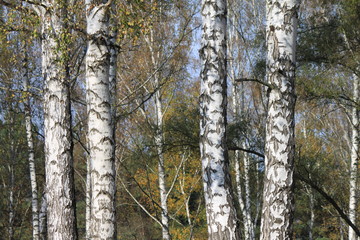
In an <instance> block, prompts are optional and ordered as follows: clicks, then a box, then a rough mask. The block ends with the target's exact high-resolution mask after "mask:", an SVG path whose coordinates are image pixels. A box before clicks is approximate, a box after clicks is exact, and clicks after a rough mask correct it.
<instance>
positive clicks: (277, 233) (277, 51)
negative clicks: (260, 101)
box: [260, 0, 299, 240]
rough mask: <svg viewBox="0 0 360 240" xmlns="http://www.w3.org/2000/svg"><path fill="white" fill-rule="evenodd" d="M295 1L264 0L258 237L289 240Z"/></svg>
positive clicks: (293, 105)
mask: <svg viewBox="0 0 360 240" xmlns="http://www.w3.org/2000/svg"><path fill="white" fill-rule="evenodd" d="M298 8H299V4H298V2H297V0H275V1H273V0H267V1H266V11H267V29H266V40H267V49H268V50H267V70H266V71H267V78H268V82H269V84H270V85H272V86H273V87H272V89H271V91H270V93H269V100H268V101H269V102H268V116H267V122H266V146H265V176H264V190H263V210H262V221H261V237H260V239H263V240H269V239H279V240H284V239H292V218H293V211H294V203H293V198H294V197H293V169H294V124H295V123H294V108H295V89H294V87H295V83H294V80H295V46H296V31H297V12H298Z"/></svg>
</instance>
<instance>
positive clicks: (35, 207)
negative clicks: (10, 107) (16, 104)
mask: <svg viewBox="0 0 360 240" xmlns="http://www.w3.org/2000/svg"><path fill="white" fill-rule="evenodd" d="M23 51H24V59H23V74H24V75H23V78H24V79H23V91H24V95H25V100H24V112H25V128H26V140H27V144H28V160H29V172H30V183H31V210H32V226H33V239H34V240H38V239H39V204H38V190H37V181H36V170H35V154H34V141H33V136H32V121H31V107H30V95H29V66H28V56H27V44H24V46H23Z"/></svg>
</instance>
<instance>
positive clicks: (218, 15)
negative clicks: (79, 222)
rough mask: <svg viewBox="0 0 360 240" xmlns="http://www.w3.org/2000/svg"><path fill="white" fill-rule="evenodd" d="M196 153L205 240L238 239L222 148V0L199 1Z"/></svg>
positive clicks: (224, 32) (223, 17)
mask: <svg viewBox="0 0 360 240" xmlns="http://www.w3.org/2000/svg"><path fill="white" fill-rule="evenodd" d="M201 14H202V39H201V50H200V58H201V61H202V69H201V93H200V115H201V117H200V153H201V161H202V174H203V185H204V192H205V205H206V218H207V223H208V233H209V239H213V240H215V239H239V236H240V235H239V229H238V226H237V225H238V223H237V217H236V210H235V207H234V203H233V196H232V191H231V181H230V175H229V162H228V155H227V147H226V123H227V120H226V105H227V97H226V74H227V72H226V56H227V53H226V25H227V24H226V18H227V6H226V1H224V0H203V1H202V11H201Z"/></svg>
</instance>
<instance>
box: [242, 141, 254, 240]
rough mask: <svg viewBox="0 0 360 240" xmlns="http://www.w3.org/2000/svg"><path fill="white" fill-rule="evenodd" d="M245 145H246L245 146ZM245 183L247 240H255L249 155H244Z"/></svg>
mask: <svg viewBox="0 0 360 240" xmlns="http://www.w3.org/2000/svg"><path fill="white" fill-rule="evenodd" d="M244 145H245V144H244ZM244 183H245V214H246V218H245V225H246V228H247V229H248V230H247V231H248V236H247V238H246V239H249V240H254V239H255V229H254V225H253V222H252V217H251V199H250V198H251V195H250V159H249V156H248V154H247V153H244Z"/></svg>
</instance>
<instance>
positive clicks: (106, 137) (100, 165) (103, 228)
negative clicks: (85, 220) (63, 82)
mask: <svg viewBox="0 0 360 240" xmlns="http://www.w3.org/2000/svg"><path fill="white" fill-rule="evenodd" d="M111 2H112V1H101V3H99V1H95V0H86V2H85V3H86V13H87V14H86V19H87V34H88V50H87V54H86V102H87V111H88V135H87V137H88V147H89V152H90V179H91V180H90V186H91V216H90V238H91V239H115V238H116V225H115V190H116V189H115V166H114V147H115V146H114V136H113V133H114V131H113V124H114V123H113V119H112V110H111V109H112V106H111V96H110V81H109V77H110V76H109V70H110V49H109V48H108V47H109V7H110V6H111Z"/></svg>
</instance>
